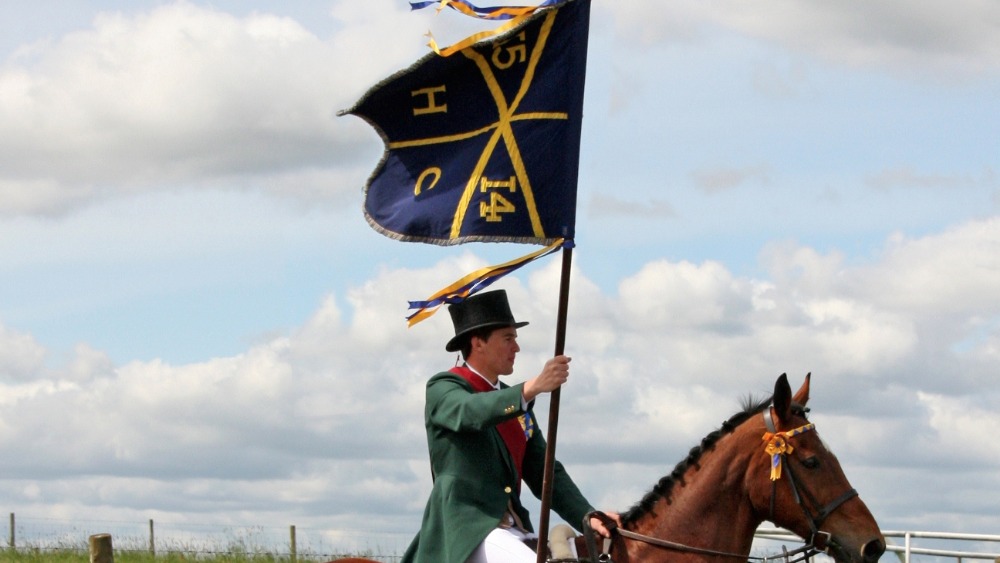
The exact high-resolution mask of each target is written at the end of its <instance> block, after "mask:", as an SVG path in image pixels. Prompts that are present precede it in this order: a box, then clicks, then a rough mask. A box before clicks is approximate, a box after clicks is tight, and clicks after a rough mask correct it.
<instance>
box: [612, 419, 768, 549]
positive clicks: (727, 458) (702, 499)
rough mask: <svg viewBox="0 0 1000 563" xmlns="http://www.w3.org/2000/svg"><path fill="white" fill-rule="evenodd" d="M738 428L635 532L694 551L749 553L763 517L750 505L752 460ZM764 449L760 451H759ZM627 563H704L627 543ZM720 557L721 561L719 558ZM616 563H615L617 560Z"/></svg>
mask: <svg viewBox="0 0 1000 563" xmlns="http://www.w3.org/2000/svg"><path fill="white" fill-rule="evenodd" d="M745 439H746V436H741V435H740V432H739V430H737V431H736V432H735V433H734V434H730V435H728V436H725V437H723V438H722V439H720V440H719V442H718V443H717V444H716V446H715V448H714V449H712V450H711V451H708V452H705V453H704V454H702V456H701V458H700V459H699V463H698V464H697V465H693V466H692V467H689V468H688V470H687V471H686V472H685V473H684V480H683V482H680V481H678V482H677V483H675V484H674V486H673V489H672V491H671V493H670V496H669V498H663V499H660V500H659V501H658V504H657V505H656V507H655V508H653V510H652V511H650V512H649V513H647V514H646V515H645V516H643V517H642V518H640V519H639V520H638V521H637V522H636V523H635V525H634V527H633V531H635V532H638V533H640V534H644V535H648V536H653V537H656V538H660V539H664V540H667V541H670V542H674V543H680V544H684V545H687V546H691V547H698V548H705V549H711V550H715V551H724V552H727V553H739V554H747V553H749V552H750V547H751V544H752V542H753V534H754V531H755V530H756V529H757V526H758V525H759V524H760V523H761V519H760V517H759V516H758V515H756V514H755V511H754V509H753V506H752V505H751V504H750V502H749V501H748V498H749V494H748V492H747V490H746V486H747V477H746V476H747V471H748V470H749V468H750V466H751V465H752V464H751V459H752V456H751V455H749V454H747V453H746V452H745V451H743V452H741V451H740V450H745V448H740V447H737V444H738V443H739V441H740V440H745ZM760 451H762V450H760ZM628 546H629V553H630V558H629V559H628V560H629V561H648V562H654V561H701V560H704V559H705V557H704V556H698V555H692V554H688V553H683V552H681V551H671V550H666V549H664V548H661V547H654V546H649V545H646V544H643V543H642V542H632V541H630V542H628ZM716 559H717V558H716ZM616 561H617V559H616Z"/></svg>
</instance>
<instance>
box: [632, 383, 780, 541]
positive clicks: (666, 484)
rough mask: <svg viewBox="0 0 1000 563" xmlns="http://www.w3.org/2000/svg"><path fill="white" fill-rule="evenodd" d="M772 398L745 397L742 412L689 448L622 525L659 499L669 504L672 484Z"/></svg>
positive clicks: (639, 514) (648, 510)
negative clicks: (665, 500) (663, 499)
mask: <svg viewBox="0 0 1000 563" xmlns="http://www.w3.org/2000/svg"><path fill="white" fill-rule="evenodd" d="M771 399H772V397H767V398H766V399H763V400H759V399H758V400H755V399H754V398H753V397H746V398H745V399H744V400H743V401H742V406H743V410H742V411H740V412H738V413H736V414H734V415H733V416H731V417H729V420H727V421H725V422H723V423H722V427H721V428H719V429H718V430H715V431H713V432H711V433H710V434H709V435H708V436H705V437H704V438H703V439H702V440H701V443H699V444H698V445H697V446H695V447H693V448H691V451H690V452H688V455H687V457H686V458H684V459H683V460H681V462H680V463H678V464H677V466H676V467H674V470H673V471H671V472H670V474H668V475H664V476H663V477H662V478H661V479H660V480H659V481H658V482H657V483H656V485H655V486H653V490H651V491H649V492H648V493H646V495H645V496H644V497H642V500H640V501H639V502H637V503H636V504H635V506H633V507H632V508H630V509H628V511H626V512H625V513H624V514H622V515H621V519H622V525H624V526H628V525H629V524H631V523H633V522H634V521H635V520H637V519H638V518H639V517H641V516H642V515H644V514H646V513H647V512H650V511H652V510H653V507H654V506H655V505H656V502H657V501H658V500H660V499H661V498H666V499H667V502H668V503H669V502H670V491H671V489H673V487H674V483H677V482H681V483H683V481H684V473H686V472H687V470H688V468H690V467H691V466H695V467H697V466H698V460H699V459H701V456H702V454H704V453H705V452H706V451H709V450H711V449H713V448H714V447H715V444H716V442H718V441H719V439H720V438H722V437H723V436H725V435H726V434H730V433H732V431H733V430H735V429H736V427H737V426H739V425H740V424H743V422H744V421H746V420H747V419H748V418H750V417H751V416H753V415H755V414H758V413H760V412H761V411H763V410H764V409H765V408H766V407H767V406H768V405H770V404H771Z"/></svg>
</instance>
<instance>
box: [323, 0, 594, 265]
mask: <svg viewBox="0 0 1000 563" xmlns="http://www.w3.org/2000/svg"><path fill="white" fill-rule="evenodd" d="M589 19H590V0H566V1H565V2H562V3H560V4H558V5H557V6H556V7H551V8H544V9H541V10H538V11H537V12H536V13H534V14H533V15H531V16H529V17H527V18H525V19H524V20H523V22H522V23H520V24H519V25H517V26H515V27H514V28H512V29H510V30H508V31H506V32H504V33H503V34H501V35H498V36H496V37H494V38H492V39H490V40H487V41H481V42H478V43H475V44H473V45H470V46H467V47H464V48H462V49H461V50H460V51H458V52H457V53H455V54H453V55H451V56H447V57H445V56H441V55H439V54H437V53H429V54H428V55H427V56H425V57H423V58H421V59H420V60H419V61H417V62H416V63H414V64H413V65H412V66H411V67H409V68H407V69H405V70H403V71H401V72H399V73H397V74H395V75H393V76H391V77H389V78H388V79H386V80H384V81H382V82H381V83H379V84H377V85H375V86H374V87H373V88H371V89H370V90H369V91H368V92H367V93H366V94H365V95H364V96H362V98H361V99H360V100H359V101H358V102H357V104H355V105H354V107H352V108H351V109H349V110H346V111H344V112H341V114H352V115H356V116H359V117H361V118H363V119H365V120H366V121H368V123H370V124H371V125H372V126H373V127H374V128H375V129H376V130H377V131H378V132H379V135H380V136H381V137H382V140H383V142H384V143H385V152H384V154H383V156H382V159H381V161H380V162H379V164H378V166H377V167H376V168H375V171H374V172H373V173H372V175H371V177H370V178H369V179H368V182H367V184H366V186H365V201H364V212H365V218H366V219H367V220H368V222H369V224H370V225H371V226H372V227H373V228H374V229H375V230H376V231H378V232H380V233H382V234H384V235H386V236H388V237H391V238H394V239H399V240H404V241H413V242H426V243H433V244H440V245H453V244H461V243H465V242H471V241H488V242H519V243H531V244H552V243H553V242H554V241H556V240H557V239H559V238H565V239H569V240H572V239H573V236H574V234H575V233H574V228H575V220H576V184H577V175H578V168H579V155H580V132H581V124H582V118H583V88H584V78H585V75H586V56H587V33H588V28H589Z"/></svg>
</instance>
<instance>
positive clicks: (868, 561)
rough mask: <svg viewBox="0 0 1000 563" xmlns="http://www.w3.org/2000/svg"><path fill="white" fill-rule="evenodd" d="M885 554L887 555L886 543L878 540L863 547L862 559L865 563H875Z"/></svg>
mask: <svg viewBox="0 0 1000 563" xmlns="http://www.w3.org/2000/svg"><path fill="white" fill-rule="evenodd" d="M883 553H885V542H883V541H882V540H881V539H878V538H876V539H873V540H871V541H870V542H868V543H866V544H865V545H863V546H861V558H862V559H864V560H865V563H875V562H876V561H878V560H879V558H880V557H882V554H883Z"/></svg>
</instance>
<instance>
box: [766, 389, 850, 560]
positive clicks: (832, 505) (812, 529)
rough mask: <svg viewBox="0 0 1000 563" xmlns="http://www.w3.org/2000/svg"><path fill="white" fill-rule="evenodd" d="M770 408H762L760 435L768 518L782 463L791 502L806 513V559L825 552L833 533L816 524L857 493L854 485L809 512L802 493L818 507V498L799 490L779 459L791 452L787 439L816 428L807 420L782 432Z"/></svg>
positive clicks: (789, 471)
mask: <svg viewBox="0 0 1000 563" xmlns="http://www.w3.org/2000/svg"><path fill="white" fill-rule="evenodd" d="M772 407H773V406H769V407H768V408H766V409H764V426H766V427H767V432H766V433H765V434H764V437H763V439H764V440H766V441H767V442H768V444H767V446H766V448H765V451H767V452H768V453H769V454H771V514H770V516H769V518H768V519H769V520H771V521H772V522H773V521H774V499H775V497H776V496H777V488H778V481H779V480H780V478H781V474H782V466H783V465H784V466H787V472H788V484H789V486H790V487H791V488H792V496H793V498H794V499H795V504H797V505H799V508H801V509H802V513H803V514H805V516H806V521H808V522H809V533H810V537H809V542H808V543H807V544H806V545H805V546H804V547H805V548H806V549H807V550H808V551H809V553H808V554H807V555H805V556H804V557H803V558H804V559H809V558H810V557H812V556H813V555H816V554H817V553H829V551H830V544H831V543H832V540H833V536H832V535H831V534H830V532H824V531H821V530H820V529H819V527H820V526H822V525H823V522H824V521H825V520H826V519H827V517H829V516H830V515H831V514H833V512H834V511H835V510H837V509H838V508H840V505H842V504H844V503H845V502H847V501H849V500H851V499H852V498H854V497H856V496H858V491H857V489H854V488H851V489H848V490H847V491H844V493H843V494H841V495H840V496H838V497H837V498H835V499H833V500H832V501H830V502H829V503H827V504H826V505H825V506H822V507H821V508H820V509H819V512H817V513H816V514H813V513H812V512H811V511H810V510H809V508H808V507H807V506H806V505H805V504H803V502H802V496H803V495H805V496H806V498H807V499H809V504H810V505H812V506H819V501H818V500H817V499H816V497H815V495H813V494H812V493H810V492H809V490H808V489H806V488H804V487H803V488H801V489H800V487H799V485H798V482H797V480H796V477H795V470H794V469H793V468H792V464H790V463H788V464H785V463H783V462H784V458H785V455H786V454H788V453H791V452H792V450H793V448H792V446H791V445H790V444H789V443H788V438H791V437H793V436H797V435H799V434H801V433H803V432H808V431H810V430H813V429H815V428H816V425H814V424H811V423H810V424H806V425H804V426H800V427H798V428H794V429H792V430H787V431H785V432H778V430H777V429H776V428H775V426H774V420H772V418H771V409H772ZM800 492H801V494H800Z"/></svg>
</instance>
